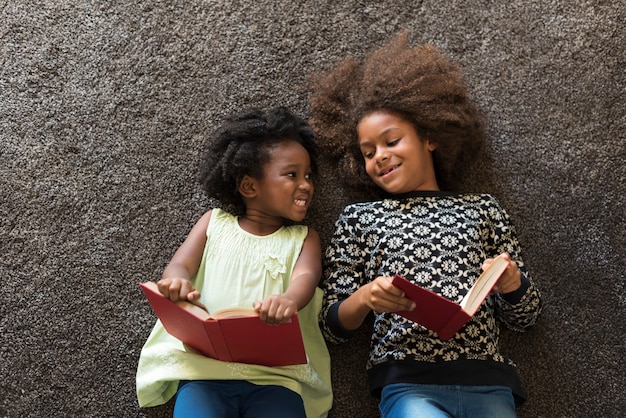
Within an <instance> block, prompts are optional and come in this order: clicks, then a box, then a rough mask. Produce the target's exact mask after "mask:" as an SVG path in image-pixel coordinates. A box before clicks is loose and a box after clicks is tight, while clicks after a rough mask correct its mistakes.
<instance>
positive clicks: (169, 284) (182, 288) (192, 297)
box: [157, 277, 200, 302]
mask: <svg viewBox="0 0 626 418" xmlns="http://www.w3.org/2000/svg"><path fill="white" fill-rule="evenodd" d="M157 287H158V288H159V292H161V294H162V295H163V296H165V297H166V298H168V299H169V300H171V301H172V302H178V301H179V300H187V301H189V302H195V301H197V300H199V299H200V292H198V291H197V290H196V288H195V287H193V285H192V284H191V282H190V281H189V280H188V279H184V278H182V277H172V278H165V279H161V280H159V281H158V282H157Z"/></svg>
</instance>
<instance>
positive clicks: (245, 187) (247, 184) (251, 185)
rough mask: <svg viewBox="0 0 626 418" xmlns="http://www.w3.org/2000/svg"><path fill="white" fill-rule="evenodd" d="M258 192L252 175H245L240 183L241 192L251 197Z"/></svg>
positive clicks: (244, 195)
mask: <svg viewBox="0 0 626 418" xmlns="http://www.w3.org/2000/svg"><path fill="white" fill-rule="evenodd" d="M256 192H257V188H256V182H255V181H254V179H253V178H252V177H250V176H248V175H245V176H244V177H243V180H241V183H239V193H240V194H241V195H242V196H243V197H247V198H250V197H254V196H255V195H256Z"/></svg>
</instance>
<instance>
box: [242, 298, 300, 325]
mask: <svg viewBox="0 0 626 418" xmlns="http://www.w3.org/2000/svg"><path fill="white" fill-rule="evenodd" d="M253 307H254V309H255V310H256V311H257V312H258V313H259V318H260V319H261V321H263V322H266V323H268V324H280V323H283V322H286V321H288V320H289V319H291V317H292V316H293V314H294V313H295V312H296V311H297V309H298V307H297V305H296V303H295V302H294V301H292V300H291V299H288V298H285V297H283V296H281V295H270V296H268V297H267V298H265V300H263V301H257V302H255V303H254V305H253Z"/></svg>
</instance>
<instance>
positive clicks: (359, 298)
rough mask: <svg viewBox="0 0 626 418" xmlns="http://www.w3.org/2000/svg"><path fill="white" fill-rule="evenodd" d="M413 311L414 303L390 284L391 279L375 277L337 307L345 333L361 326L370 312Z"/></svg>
mask: <svg viewBox="0 0 626 418" xmlns="http://www.w3.org/2000/svg"><path fill="white" fill-rule="evenodd" d="M413 309H415V302H413V301H412V300H411V299H408V298H406V297H404V292H403V291H402V290H401V289H399V288H397V287H396V286H394V285H392V284H391V277H382V276H381V277H377V278H376V279H375V280H374V281H372V282H370V283H367V284H366V285H363V286H361V287H359V288H358V290H357V291H356V292H354V293H353V294H352V295H350V296H349V297H348V298H347V299H345V300H344V301H343V302H341V305H339V312H338V314H339V322H340V323H341V326H342V327H343V328H344V329H346V330H347V331H353V330H355V329H357V328H359V327H360V326H361V324H362V323H363V321H364V320H365V318H366V317H367V315H368V314H369V313H370V311H375V312H396V311H402V310H408V311H411V310H413Z"/></svg>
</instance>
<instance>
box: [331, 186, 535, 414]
mask: <svg viewBox="0 0 626 418" xmlns="http://www.w3.org/2000/svg"><path fill="white" fill-rule="evenodd" d="M503 252H508V253H509V254H510V255H511V259H512V260H514V261H516V263H517V264H518V266H519V269H520V271H521V277H522V286H521V287H520V289H518V290H517V291H515V292H512V293H508V294H499V295H490V296H488V297H487V299H486V300H485V302H484V303H483V304H482V306H481V307H480V309H479V310H478V312H477V313H476V315H475V316H474V317H473V318H472V319H471V320H470V321H469V322H468V323H467V324H466V325H465V326H464V327H463V328H461V330H459V332H458V333H457V334H456V335H455V336H454V337H453V338H452V339H450V340H448V341H443V340H441V339H439V338H438V336H437V334H436V333H434V332H432V331H430V330H428V329H426V328H424V327H422V326H421V325H418V324H416V323H414V322H412V321H410V320H408V319H405V318H403V317H401V316H399V315H397V314H395V313H374V323H373V331H372V337H371V343H370V352H369V359H368V362H367V365H366V368H367V371H368V377H369V381H370V388H371V390H372V393H373V394H374V395H376V396H378V395H379V394H380V390H381V389H382V387H383V386H385V385H387V384H390V383H400V382H403V383H422V384H442V385H446V384H453V385H504V386H509V387H511V389H512V391H513V394H514V396H515V399H516V402H517V403H518V404H520V403H521V402H523V400H524V399H525V395H524V393H523V391H522V388H521V386H520V382H519V379H518V377H517V373H516V368H515V365H514V363H513V362H512V361H511V360H509V359H507V358H505V357H504V356H503V355H502V354H501V353H500V350H499V325H503V326H506V327H508V328H509V329H512V330H515V331H523V330H525V329H527V328H528V327H530V326H532V325H533V324H534V323H535V322H536V320H537V318H538V316H539V313H540V311H541V300H540V295H539V292H538V290H537V288H536V287H535V285H534V284H533V282H532V280H531V277H530V275H529V273H528V271H527V270H526V267H525V265H524V263H523V261H522V258H521V254H520V246H519V243H518V240H517V238H516V235H515V231H514V228H513V226H512V224H511V222H510V219H509V216H508V215H507V213H506V212H505V211H504V210H503V209H502V208H501V207H500V205H499V204H498V202H497V201H496V199H495V198H493V197H492V196H490V195H485V194H457V193H447V192H413V193H410V194H406V195H401V196H395V197H394V198H390V199H384V200H381V201H375V202H367V203H357V204H352V205H349V206H347V207H346V208H345V209H344V211H343V213H342V214H341V215H340V216H339V218H338V220H337V222H336V224H335V232H334V235H333V237H332V240H331V243H330V245H329V247H328V248H327V250H326V256H325V263H324V268H325V274H324V277H325V283H324V290H325V299H324V305H323V308H322V312H321V317H320V318H321V326H322V329H323V332H324V335H325V337H326V338H327V340H329V341H331V342H335V343H339V342H343V341H345V340H347V339H348V338H350V336H351V335H352V333H351V332H348V331H346V330H345V329H343V328H342V327H341V325H340V323H339V321H338V316H337V311H338V307H339V304H340V303H341V301H342V300H344V299H346V298H347V297H348V296H350V295H351V294H352V293H354V292H355V291H356V290H357V289H358V288H359V287H360V286H363V285H364V284H367V283H368V282H370V281H372V280H374V279H375V278H376V277H378V276H389V277H392V276H393V275H394V274H395V273H398V274H400V275H402V276H404V277H406V278H407V279H409V280H411V281H413V282H415V283H418V284H419V285H421V286H422V287H425V288H428V289H430V290H432V291H434V292H437V293H439V294H441V295H443V296H445V297H447V298H448V299H451V300H453V301H455V302H460V301H461V300H462V299H463V296H464V295H465V294H466V293H467V292H468V290H469V289H470V288H471V286H472V285H473V283H474V282H475V280H476V279H477V278H478V276H479V275H480V273H481V271H482V270H481V265H482V262H483V260H485V259H486V258H492V257H495V256H497V255H498V254H501V253H503ZM416 309H419V307H418V308H416Z"/></svg>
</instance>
